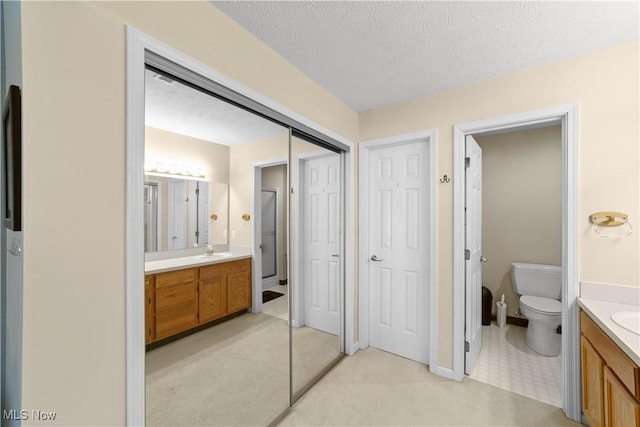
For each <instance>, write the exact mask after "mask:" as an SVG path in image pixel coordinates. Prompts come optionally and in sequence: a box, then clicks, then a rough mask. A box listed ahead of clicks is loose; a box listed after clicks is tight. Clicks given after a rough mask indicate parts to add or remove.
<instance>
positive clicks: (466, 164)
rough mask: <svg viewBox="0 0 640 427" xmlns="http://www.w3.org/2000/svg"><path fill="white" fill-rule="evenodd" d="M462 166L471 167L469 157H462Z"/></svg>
mask: <svg viewBox="0 0 640 427" xmlns="http://www.w3.org/2000/svg"><path fill="white" fill-rule="evenodd" d="M464 167H465V168H470V167H471V157H465V158H464Z"/></svg>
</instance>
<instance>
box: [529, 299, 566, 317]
mask: <svg viewBox="0 0 640 427" xmlns="http://www.w3.org/2000/svg"><path fill="white" fill-rule="evenodd" d="M520 304H522V305H525V306H527V308H529V309H531V310H534V311H537V312H540V313H548V314H562V303H561V302H560V301H558V300H555V299H551V298H542V297H534V296H531V295H523V296H521V297H520Z"/></svg>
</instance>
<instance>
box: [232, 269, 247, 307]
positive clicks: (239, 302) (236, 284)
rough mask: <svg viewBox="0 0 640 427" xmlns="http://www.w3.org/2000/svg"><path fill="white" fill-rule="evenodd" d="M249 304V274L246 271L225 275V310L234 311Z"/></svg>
mask: <svg viewBox="0 0 640 427" xmlns="http://www.w3.org/2000/svg"><path fill="white" fill-rule="evenodd" d="M250 306H251V274H250V273H248V272H246V271H240V272H235V273H229V275H228V276H227V311H228V312H229V313H235V312H237V311H240V310H245V309H247V308H249V307H250Z"/></svg>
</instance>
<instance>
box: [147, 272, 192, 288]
mask: <svg viewBox="0 0 640 427" xmlns="http://www.w3.org/2000/svg"><path fill="white" fill-rule="evenodd" d="M195 279H196V269H195V268H188V269H186V270H176V271H168V272H166V273H158V274H156V289H159V288H163V287H165V286H172V285H177V284H179V283H185V282H193V281H194V280H195Z"/></svg>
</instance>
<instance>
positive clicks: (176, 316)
mask: <svg viewBox="0 0 640 427" xmlns="http://www.w3.org/2000/svg"><path fill="white" fill-rule="evenodd" d="M196 324H197V319H196V309H195V306H194V305H189V306H187V307H183V308H179V309H177V310H172V311H167V312H164V313H161V314H156V339H157V340H160V339H162V338H166V337H169V336H171V335H174V334H177V333H180V332H183V331H186V330H187V329H191V328H193V327H194V326H196Z"/></svg>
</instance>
